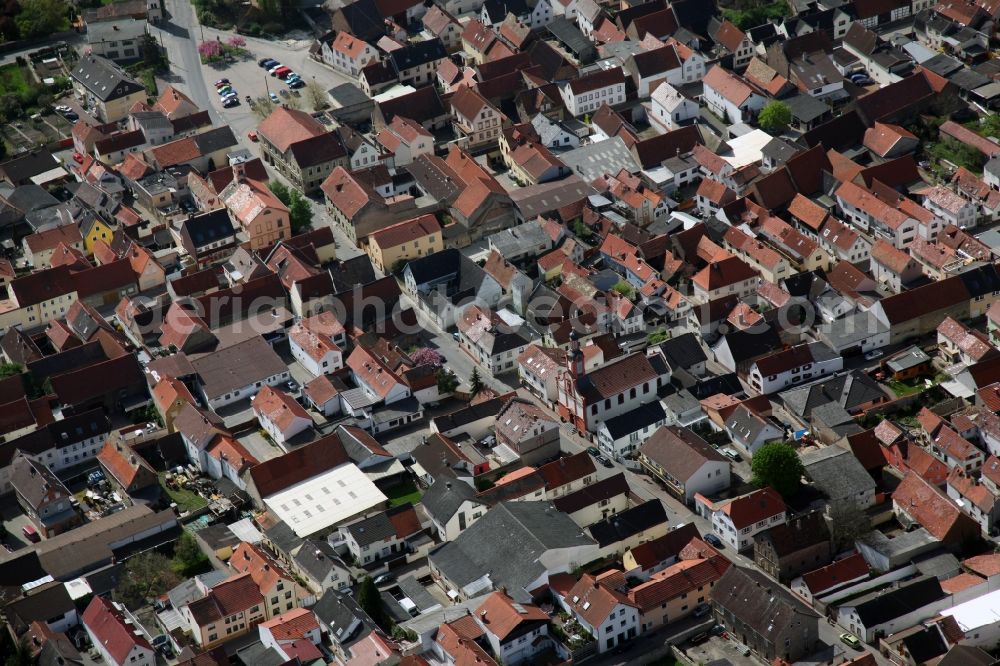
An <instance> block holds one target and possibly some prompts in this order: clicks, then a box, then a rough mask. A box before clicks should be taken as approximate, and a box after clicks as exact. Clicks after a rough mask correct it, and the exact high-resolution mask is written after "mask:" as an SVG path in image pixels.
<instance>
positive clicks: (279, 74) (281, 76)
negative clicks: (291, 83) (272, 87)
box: [274, 67, 292, 80]
mask: <svg viewBox="0 0 1000 666" xmlns="http://www.w3.org/2000/svg"><path fill="white" fill-rule="evenodd" d="M291 73H292V70H290V69H288V68H287V67H286V68H285V69H279V70H278V71H277V72H275V73H274V75H275V76H277V77H278V78H279V79H281V80H285V79H287V78H288V75H289V74H291Z"/></svg>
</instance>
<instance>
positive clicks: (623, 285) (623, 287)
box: [611, 280, 635, 298]
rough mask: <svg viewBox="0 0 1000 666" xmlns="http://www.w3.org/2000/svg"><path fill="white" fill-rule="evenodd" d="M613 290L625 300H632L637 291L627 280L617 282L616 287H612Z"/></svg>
mask: <svg viewBox="0 0 1000 666" xmlns="http://www.w3.org/2000/svg"><path fill="white" fill-rule="evenodd" d="M611 290H612V291H617V292H618V293H619V294H621V295H622V296H624V297H625V298H632V295H633V294H634V293H635V290H634V289H633V288H632V285H630V284H629V283H628V282H626V281H625V280H620V281H618V282H616V283H615V285H614V286H613V287H611Z"/></svg>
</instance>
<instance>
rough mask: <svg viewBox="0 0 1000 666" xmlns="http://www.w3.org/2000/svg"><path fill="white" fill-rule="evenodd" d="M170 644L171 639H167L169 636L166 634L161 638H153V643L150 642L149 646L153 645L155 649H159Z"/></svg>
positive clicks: (161, 635)
mask: <svg viewBox="0 0 1000 666" xmlns="http://www.w3.org/2000/svg"><path fill="white" fill-rule="evenodd" d="M169 642H170V639H169V638H167V635H166V634H160V635H159V636H155V637H154V638H153V640H151V641H150V642H149V644H150V645H152V646H153V647H155V648H158V647H160V646H161V645H166V644H167V643H169Z"/></svg>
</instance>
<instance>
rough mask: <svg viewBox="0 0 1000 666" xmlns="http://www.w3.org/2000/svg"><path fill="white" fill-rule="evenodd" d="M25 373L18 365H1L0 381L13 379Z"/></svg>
mask: <svg viewBox="0 0 1000 666" xmlns="http://www.w3.org/2000/svg"><path fill="white" fill-rule="evenodd" d="M22 372H24V368H23V367H21V366H20V365H19V364H17V363H0V379H6V378H7V377H13V376H14V375H19V374H21V373H22Z"/></svg>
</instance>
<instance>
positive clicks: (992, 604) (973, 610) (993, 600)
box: [941, 590, 1000, 632]
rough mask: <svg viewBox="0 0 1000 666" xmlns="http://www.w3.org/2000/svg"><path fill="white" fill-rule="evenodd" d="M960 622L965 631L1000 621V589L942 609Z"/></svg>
mask: <svg viewBox="0 0 1000 666" xmlns="http://www.w3.org/2000/svg"><path fill="white" fill-rule="evenodd" d="M941 615H950V616H951V617H953V618H955V621H956V622H958V626H959V627H961V628H962V630H963V631H966V632H969V631H973V630H975V629H978V628H979V627H985V626H986V625H988V624H997V623H1000V590H994V591H993V592H989V593H987V594H984V595H983V596H981V597H976V598H975V599H972V600H970V601H966V602H965V603H962V604H959V605H957V606H952V607H951V608H947V609H945V610H943V611H941Z"/></svg>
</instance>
